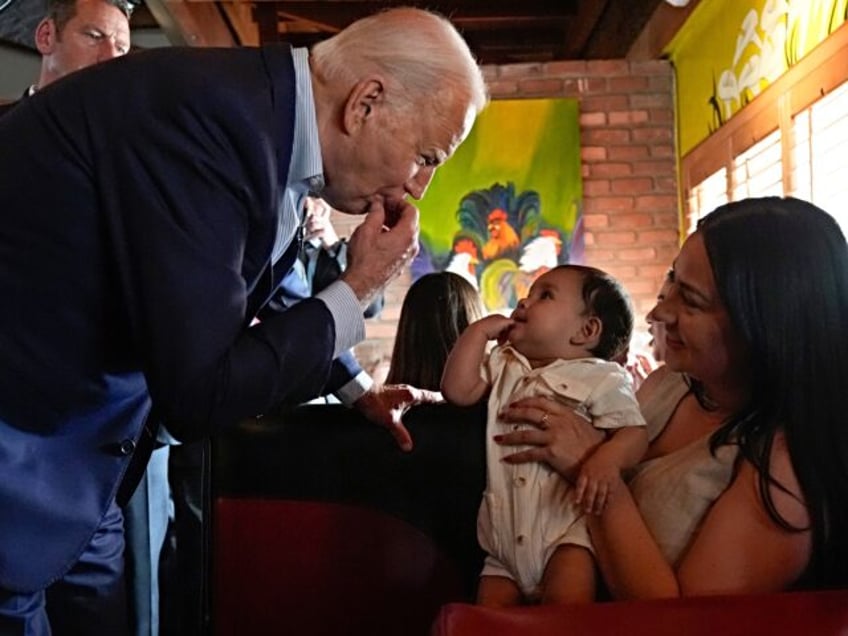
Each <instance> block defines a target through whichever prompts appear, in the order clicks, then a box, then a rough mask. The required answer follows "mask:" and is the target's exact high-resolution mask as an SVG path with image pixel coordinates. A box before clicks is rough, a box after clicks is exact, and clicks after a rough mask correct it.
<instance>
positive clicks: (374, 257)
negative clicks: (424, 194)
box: [341, 197, 418, 309]
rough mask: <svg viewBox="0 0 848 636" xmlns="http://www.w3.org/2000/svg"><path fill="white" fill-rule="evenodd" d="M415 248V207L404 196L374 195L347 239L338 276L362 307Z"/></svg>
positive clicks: (409, 257)
mask: <svg viewBox="0 0 848 636" xmlns="http://www.w3.org/2000/svg"><path fill="white" fill-rule="evenodd" d="M417 252H418V210H417V209H416V208H415V206H413V205H412V204H411V203H409V202H408V201H406V200H405V199H397V200H390V199H386V200H383V199H382V198H380V197H374V198H373V199H372V200H371V207H370V208H369V210H368V214H367V215H366V216H365V220H364V221H363V222H362V224H361V225H360V226H359V227H357V228H356V230H355V231H354V232H353V234H352V235H351V237H350V241H349V242H348V252H347V269H346V270H345V272H344V273H343V274H342V276H341V280H343V281H344V282H345V283H347V284H348V285H349V286H350V288H351V289H352V290H353V293H354V294H356V297H357V298H358V299H359V302H360V304H361V305H362V307H363V309H364V308H365V307H367V306H368V305H369V304H370V303H371V301H372V300H373V299H374V298H375V297H376V296H377V295H378V294H379V293H380V291H381V290H382V289H383V288H384V287H385V286H386V284H387V283H388V282H389V281H391V280H392V279H394V278H395V277H396V276H397V275H398V274H400V272H401V270H403V268H404V267H405V266H406V265H408V264H409V262H410V261H412V259H413V258H414V257H415V254H416V253H417Z"/></svg>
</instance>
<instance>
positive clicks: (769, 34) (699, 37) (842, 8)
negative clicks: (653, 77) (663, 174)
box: [666, 0, 848, 156]
mask: <svg viewBox="0 0 848 636" xmlns="http://www.w3.org/2000/svg"><path fill="white" fill-rule="evenodd" d="M846 18H848V0H791V1H790V0H701V2H700V4H699V5H698V6H697V7H696V9H695V10H694V11H693V12H692V15H691V16H689V19H688V20H687V21H686V24H685V25H683V28H682V29H680V31H679V32H678V34H677V35H676V36H675V38H674V39H673V40H672V41H671V43H670V44H669V46H668V47H667V49H666V54H667V55H668V56H669V57H670V59H671V60H672V62H673V63H674V68H675V73H676V76H677V113H678V133H679V142H680V154H681V156H684V155H686V153H688V152H689V151H690V150H692V149H693V148H694V147H695V146H696V145H698V143H700V142H701V141H703V140H704V139H706V138H707V137H708V136H709V135H710V134H712V133H713V132H714V131H715V130H717V129H718V128H719V127H720V126H722V125H723V124H724V123H726V122H727V121H728V120H729V119H730V118H731V117H733V115H734V114H736V113H737V112H738V111H739V110H740V109H741V108H742V107H743V106H745V104H747V103H748V102H750V101H751V100H752V99H754V98H755V97H756V96H757V95H759V94H760V93H761V92H762V91H763V89H765V88H766V87H767V86H768V85H769V84H771V83H772V82H774V81H775V80H776V79H777V78H778V77H780V76H781V75H782V74H783V73H785V72H786V71H787V69H789V68H790V67H791V66H792V65H794V64H795V63H797V62H798V60H800V59H801V58H803V57H804V56H805V55H807V54H808V53H809V52H810V51H811V50H812V49H813V48H815V47H816V46H817V45H818V44H820V43H821V42H823V41H824V40H825V39H826V38H827V37H828V36H829V35H830V34H831V33H833V32H834V31H835V30H836V29H837V28H839V27H840V26H841V25H842V24H843V23H845V21H846Z"/></svg>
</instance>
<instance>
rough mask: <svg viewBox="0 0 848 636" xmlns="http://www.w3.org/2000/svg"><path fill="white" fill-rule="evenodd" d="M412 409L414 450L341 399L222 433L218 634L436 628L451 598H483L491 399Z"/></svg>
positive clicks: (217, 477) (215, 485)
mask: <svg viewBox="0 0 848 636" xmlns="http://www.w3.org/2000/svg"><path fill="white" fill-rule="evenodd" d="M404 422H405V423H406V425H407V427H408V429H409V431H410V433H411V434H412V437H413V441H414V444H415V447H414V449H413V450H412V451H411V452H409V453H405V452H403V451H401V450H400V449H399V448H398V447H397V445H396V443H395V441H394V439H393V438H392V437H391V436H390V435H389V433H388V432H387V431H386V430H385V429H382V428H380V427H378V426H376V425H375V424H373V423H370V422H368V421H366V420H365V419H364V418H362V417H361V416H360V415H359V414H358V413H357V412H355V411H352V410H350V409H347V408H345V407H343V406H340V405H306V406H301V407H297V408H294V409H291V410H287V411H283V412H280V413H278V414H275V415H271V416H266V417H263V418H261V419H259V420H250V421H246V422H243V423H242V424H241V425H239V426H238V427H235V428H234V429H233V430H230V431H227V432H226V433H225V434H223V435H221V436H220V437H219V438H217V439H216V440H215V442H214V444H213V453H212V455H213V461H212V499H213V519H212V528H213V536H212V550H211V552H212V555H211V564H212V581H213V584H212V604H211V616H212V622H213V628H214V631H215V633H217V634H228V633H233V631H232V630H234V629H236V630H237V631H238V633H239V634H252V633H256V634H260V633H262V634H274V633H279V634H289V633H290V634H328V635H329V634H381V633H387V634H390V633H402V634H404V635H409V636H413V635H414V634H422V635H423V634H427V633H428V631H429V627H430V624H431V622H432V620H433V618H434V617H435V615H436V613H437V611H438V608H439V606H441V605H442V604H444V603H446V602H450V601H468V600H471V599H472V598H473V595H474V590H475V586H476V580H477V576H478V574H479V571H480V568H481V566H482V559H483V553H482V551H481V550H480V548H479V546H478V543H477V538H476V518H477V509H478V506H479V502H480V497H481V494H482V492H483V489H484V486H485V451H484V432H485V409H484V408H483V407H474V408H470V409H461V408H456V407H452V406H449V405H444V404H441V405H424V406H420V407H417V408H415V409H412V410H411V411H410V412H409V413H408V414H407V415H406V416H405V417H404ZM269 630H270V631H269ZM396 630H401V631H399V632H398V631H396Z"/></svg>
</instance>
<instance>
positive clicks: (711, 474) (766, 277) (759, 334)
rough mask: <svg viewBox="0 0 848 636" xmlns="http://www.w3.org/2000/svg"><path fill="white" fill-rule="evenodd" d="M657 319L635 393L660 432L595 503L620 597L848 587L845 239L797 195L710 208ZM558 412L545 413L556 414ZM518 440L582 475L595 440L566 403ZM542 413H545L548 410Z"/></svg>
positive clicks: (535, 417) (534, 457)
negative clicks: (651, 366) (660, 358)
mask: <svg viewBox="0 0 848 636" xmlns="http://www.w3.org/2000/svg"><path fill="white" fill-rule="evenodd" d="M652 316H653V317H654V318H655V319H656V320H657V321H659V322H661V323H662V325H663V326H664V327H665V344H666V364H665V366H664V367H662V368H661V369H659V370H658V371H656V372H654V373H653V374H652V375H651V376H650V377H649V378H648V380H646V382H645V384H644V385H643V387H642V388H641V389H640V392H639V400H640V404H641V407H642V412H643V414H644V416H645V419H646V421H647V422H648V426H649V431H650V433H651V435H652V441H651V444H650V447H649V449H648V452H647V454H646V456H645V458H644V460H643V462H642V464H641V465H640V466H639V467H638V468H637V471H636V474H635V476H634V477H633V478H632V479H631V480H630V481H629V482H628V484H627V486H628V487H622V488H620V489H619V490H617V491H616V496H615V497H614V498H613V499H612V501H610V502H609V503H608V505H607V507H606V508H605V509H604V510H603V511H602V512H600V513H599V514H597V511H589V512H591V513H596V514H590V519H589V527H590V532H591V535H592V540H593V543H594V546H595V550H596V558H597V561H598V564H599V566H600V569H601V572H602V574H603V576H604V579H605V581H606V583H607V586H608V587H609V590H610V592H611V593H612V595H613V596H614V597H615V598H650V597H664V596H666V597H667V596H685V595H697V594H723V593H725V594H726V593H754V592H771V591H778V590H784V589H792V588H797V587H805V588H825V587H844V586H845V585H846V584H848V505H846V501H848V416H846V407H845V395H846V381H847V379H848V337H847V336H846V333H845V332H846V326H848V246H846V242H845V237H844V235H843V234H842V232H841V231H840V229H839V226H838V225H837V223H836V222H835V221H834V220H833V218H832V217H830V216H829V215H828V214H827V213H825V212H824V211H822V210H820V209H819V208H817V207H815V206H814V205H811V204H809V203H806V202H803V201H800V200H797V199H790V198H787V199H781V198H776V197H770V198H761V199H747V200H743V201H739V202H735V203H730V204H728V205H725V206H722V207H720V208H718V209H717V210H715V211H714V212H712V213H711V214H710V215H708V216H707V217H705V218H704V219H703V220H702V221H701V222H700V223H699V224H698V227H697V230H696V231H695V232H694V233H693V234H692V235H691V236H690V237H689V238H688V239H687V240H686V242H685V243H684V245H683V247H682V248H681V251H680V254H679V256H678V257H677V259H676V261H675V263H674V267H673V270H672V273H671V286H670V289H669V290H668V294H667V296H666V297H665V299H664V300H662V301H660V302H659V303H658V305H657V307H656V308H655V309H654V310H653V311H652ZM546 413H547V415H546ZM508 416H509V417H511V418H512V419H515V420H517V421H524V422H531V423H539V422H542V421H543V422H544V424H545V429H544V430H542V429H541V428H538V429H536V428H531V429H529V430H525V431H519V432H517V433H511V434H508V435H506V436H504V439H503V440H502V442H503V443H506V444H529V445H531V448H530V449H529V450H524V451H521V452H517V453H515V454H513V455H512V456H511V460H510V461H514V462H524V461H543V462H546V463H548V464H549V465H550V466H551V467H552V468H554V469H555V470H557V471H559V472H560V473H561V474H562V475H563V476H564V478H566V479H571V478H573V475H574V473H575V469H576V468H578V467H579V465H580V462H581V460H582V458H583V457H584V456H586V455H587V454H588V453H589V452H590V451H591V449H592V448H593V447H594V446H595V445H596V444H597V443H599V441H600V440H598V439H597V438H596V436H595V434H594V432H593V431H592V430H591V427H589V426H588V425H586V423H585V422H583V421H581V420H580V418H578V417H575V416H574V415H573V414H572V413H571V412H570V411H569V410H568V409H566V408H565V407H562V406H559V405H557V404H555V403H553V402H549V401H544V400H538V399H534V400H526V401H523V402H522V403H520V404H517V405H515V406H514V407H513V408H511V409H510V410H509V412H508ZM543 418H544V419H543Z"/></svg>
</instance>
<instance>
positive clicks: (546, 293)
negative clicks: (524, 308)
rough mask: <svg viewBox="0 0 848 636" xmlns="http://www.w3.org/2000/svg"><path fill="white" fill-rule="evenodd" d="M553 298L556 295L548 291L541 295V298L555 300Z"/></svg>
mask: <svg viewBox="0 0 848 636" xmlns="http://www.w3.org/2000/svg"><path fill="white" fill-rule="evenodd" d="M553 297H554V295H553V294H552V293H551V292H550V291H548V290H547V289H546V290H545V291H543V292H542V293H541V294H540V295H539V298H553Z"/></svg>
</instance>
